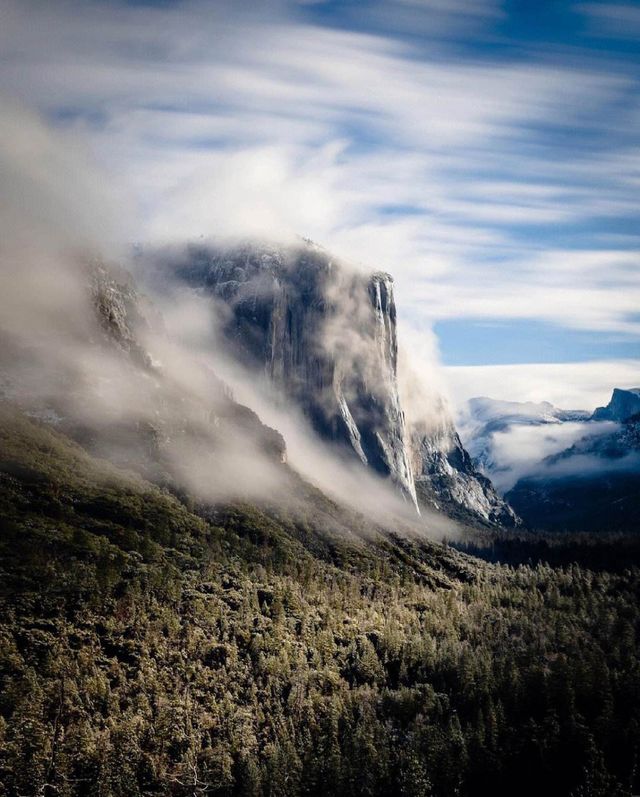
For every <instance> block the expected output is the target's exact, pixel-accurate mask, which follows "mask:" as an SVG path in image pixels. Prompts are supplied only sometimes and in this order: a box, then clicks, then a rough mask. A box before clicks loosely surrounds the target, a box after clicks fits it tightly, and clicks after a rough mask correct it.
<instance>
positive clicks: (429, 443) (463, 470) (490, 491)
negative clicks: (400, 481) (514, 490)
mask: <svg viewBox="0 0 640 797" xmlns="http://www.w3.org/2000/svg"><path fill="white" fill-rule="evenodd" d="M410 440H411V448H412V452H413V467H414V474H415V485H416V491H417V494H418V498H419V500H420V501H421V503H423V504H426V505H431V506H433V507H435V508H436V509H442V510H444V511H445V512H446V514H448V515H449V516H452V517H455V518H456V519H458V520H460V521H461V522H464V523H471V524H472V525H473V524H477V523H481V524H488V525H497V526H504V527H507V528H511V527H514V526H517V525H518V524H519V522H520V520H519V518H518V516H517V515H516V514H515V512H514V511H513V510H512V509H511V507H510V506H509V504H508V503H507V502H506V501H504V500H503V499H502V498H500V496H499V495H498V494H497V493H496V491H495V489H494V487H493V484H492V483H491V481H490V480H489V479H488V478H487V477H486V476H484V475H483V474H482V473H480V472H479V471H478V470H477V469H476V468H475V466H474V464H473V462H472V460H471V457H470V456H469V454H468V453H467V451H466V449H465V448H464V446H463V445H462V442H461V440H460V437H459V435H458V433H457V431H456V429H455V426H454V425H453V423H452V422H451V421H450V420H449V419H448V418H447V417H446V416H445V417H443V418H442V420H441V421H440V423H439V424H438V425H437V426H436V427H435V428H433V427H432V428H430V429H427V428H425V427H424V425H422V424H419V423H418V424H417V425H415V426H414V427H413V429H412V430H411V435H410Z"/></svg>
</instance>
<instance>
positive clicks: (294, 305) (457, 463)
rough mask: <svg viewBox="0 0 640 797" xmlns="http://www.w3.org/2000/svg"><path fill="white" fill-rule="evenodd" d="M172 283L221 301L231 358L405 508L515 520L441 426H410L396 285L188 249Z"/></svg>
mask: <svg viewBox="0 0 640 797" xmlns="http://www.w3.org/2000/svg"><path fill="white" fill-rule="evenodd" d="M179 272H180V273H181V276H182V277H183V278H184V279H186V281H187V282H188V283H189V284H191V285H192V286H194V287H196V288H198V289H202V288H204V289H205V290H206V291H207V292H208V293H209V294H210V295H212V296H213V297H215V298H217V299H219V300H222V302H223V303H224V306H225V310H227V311H230V312H227V314H226V321H225V322H224V325H223V332H224V335H225V337H226V338H227V340H229V341H230V342H231V343H232V345H233V348H234V349H235V351H236V353H239V354H240V355H241V356H242V357H243V358H244V359H245V361H246V362H247V363H248V364H250V365H253V366H254V367H255V366H257V367H258V368H260V369H262V370H263V371H264V373H265V375H266V376H267V377H268V378H269V379H270V380H272V382H273V383H274V384H275V385H276V386H277V387H278V388H279V389H280V390H281V391H282V392H283V393H284V394H285V395H286V396H287V397H288V398H290V399H292V400H293V401H294V402H295V403H296V404H297V405H298V406H300V407H301V409H302V410H303V412H304V413H305V415H306V416H307V417H308V418H309V419H310V421H311V423H312V425H313V427H314V428H315V430H316V432H317V433H318V434H319V435H320V436H321V437H323V438H324V439H327V440H330V441H333V442H335V443H336V444H339V445H341V446H342V447H343V448H344V449H346V450H348V451H350V452H351V453H352V454H353V455H355V456H357V457H358V459H360V461H361V462H362V463H363V464H365V465H367V466H369V467H371V468H372V469H373V470H375V471H376V472H377V473H380V474H382V475H383V476H387V477H389V478H390V479H391V480H392V481H393V482H394V483H395V484H396V485H397V486H398V487H399V489H400V490H401V491H402V493H403V494H404V495H405V496H406V497H407V498H408V500H410V501H411V502H413V503H414V504H416V505H418V504H419V503H422V504H423V505H425V506H430V507H431V506H435V507H437V508H439V509H442V510H444V511H445V512H447V513H448V514H453V515H454V516H456V517H458V518H459V519H461V520H463V521H464V522H478V521H479V522H481V523H489V524H499V525H510V526H512V525H514V524H515V523H516V522H517V518H516V516H515V515H514V513H513V512H512V510H511V509H510V507H509V506H508V505H507V504H506V503H505V502H504V501H503V500H502V499H500V498H499V496H498V495H497V494H496V492H495V490H494V489H493V487H492V485H491V482H490V481H489V480H488V479H487V478H485V477H484V476H482V475H481V474H479V473H478V472H477V471H476V470H475V468H474V467H473V464H472V463H471V460H470V458H469V456H468V454H467V452H466V451H465V450H464V448H463V446H462V443H461V442H460V438H459V437H458V435H457V432H456V430H455V428H454V426H453V424H452V422H451V421H450V420H449V419H448V417H447V418H446V419H445V420H444V421H443V422H442V424H441V426H440V427H438V428H437V429H435V430H433V429H427V428H426V426H425V425H424V424H420V423H418V424H413V425H411V426H410V427H409V425H408V421H407V419H406V418H405V413H404V411H403V407H402V404H401V399H400V392H399V388H398V341H397V327H396V307H395V301H394V296H393V279H392V278H391V277H390V276H389V275H388V274H386V273H381V272H377V273H373V274H370V275H366V274H359V273H354V272H352V271H350V270H348V269H346V268H344V267H343V266H341V265H340V264H339V263H337V262H336V261H334V260H332V258H331V257H330V256H329V255H328V254H327V253H326V252H324V251H323V250H322V249H320V248H318V247H314V246H312V245H309V244H301V245H300V246H297V247H294V248H291V249H279V248H269V247H265V246H263V245H243V246H239V247H235V248H233V249H231V250H224V251H219V250H215V249H211V248H205V247H202V248H199V249H191V250H190V252H189V255H188V257H187V262H186V264H184V265H182V266H181V267H180V268H179Z"/></svg>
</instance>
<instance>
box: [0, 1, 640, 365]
mask: <svg viewBox="0 0 640 797" xmlns="http://www.w3.org/2000/svg"><path fill="white" fill-rule="evenodd" d="M561 5H564V4H561ZM481 6H482V9H481V10H480V6H479V5H478V4H476V3H469V2H463V0H458V2H451V0H429V2H407V1H402V0H397V2H386V3H384V2H368V3H363V4H354V3H345V4H342V5H341V7H340V8H339V9H336V8H335V4H332V3H323V2H319V3H295V2H277V3H267V4H264V3H259V2H251V3H248V4H242V7H239V4H232V3H225V2H214V3H204V2H175V3H158V4H154V3H145V4H128V3H122V2H76V1H75V0H60V2H54V3H46V4H45V3H41V2H37V0H34V1H33V2H16V0H8V2H7V3H5V5H4V9H3V11H2V25H0V48H1V49H2V52H3V72H2V78H1V79H0V91H2V92H3V93H4V94H5V95H6V96H9V97H12V98H15V99H16V100H18V101H21V102H23V103H26V104H28V105H30V106H32V107H34V108H35V109H36V110H38V111H39V112H40V113H42V114H44V115H45V117H46V118H48V119H49V120H50V122H51V123H52V124H54V125H56V126H60V127H64V128H65V129H67V130H71V131H72V132H73V133H74V134H75V135H77V136H82V137H84V138H85V140H87V141H88V144H89V146H90V148H91V150H92V152H93V154H94V156H95V157H96V159H97V160H98V161H99V162H100V163H101V164H102V166H103V168H104V169H105V170H106V171H107V172H108V174H109V175H110V179H111V180H112V181H113V184H114V185H115V186H118V190H120V191H121V192H122V195H123V196H127V197H128V200H129V202H130V204H131V212H130V213H128V217H129V219H130V220H131V221H132V224H131V225H130V227H131V228H132V229H128V230H127V232H126V235H127V236H128V237H129V240H142V241H144V240H153V241H157V240H176V239H183V238H185V237H190V238H199V237H200V236H205V237H206V236H209V235H211V234H227V235H246V234H256V235H269V236H270V237H274V236H279V237H286V236H290V235H292V234H295V233H297V234H302V235H307V236H309V237H311V238H313V239H315V240H318V241H319V242H321V243H323V244H324V245H326V246H328V247H329V248H331V249H333V250H335V251H336V252H337V253H338V254H340V255H343V256H345V257H347V258H349V259H350V260H353V261H356V262H362V263H363V264H365V265H367V266H370V267H373V268H384V269H387V270H389V271H390V272H392V273H393V274H394V276H395V277H396V281H397V294H398V304H399V310H400V313H401V318H402V321H403V323H404V324H405V325H406V326H407V328H408V329H409V330H412V329H413V330H416V329H417V330H420V329H422V328H424V326H425V324H426V323H431V322H434V321H438V320H441V319H458V320H461V321H462V322H464V321H465V319H478V318H480V319H492V318H498V319H503V320H504V319H523V318H525V319H536V320H538V321H541V322H543V323H548V324H556V325H558V326H559V327H560V328H561V329H581V330H593V331H597V332H598V333H602V334H607V335H615V336H618V337H621V338H622V339H623V340H624V341H625V342H626V343H628V342H629V341H638V340H640V323H639V321H638V315H637V311H636V308H637V307H638V305H639V302H640V268H639V265H638V263H639V258H638V233H637V216H638V214H637V199H636V195H637V188H638V183H639V182H640V140H639V138H638V135H637V124H634V120H637V118H638V113H639V112H640V105H639V104H638V100H637V87H638V82H639V72H640V70H639V68H638V66H637V64H636V63H634V61H633V59H631V58H629V57H628V53H627V52H626V50H625V47H624V41H623V40H622V41H621V43H620V46H619V47H618V46H617V45H616V42H617V41H618V39H617V38H616V37H617V36H618V34H616V30H615V29H614V28H615V26H614V28H612V27H611V25H608V26H605V28H606V29H605V28H602V30H600V29H598V27H597V25H598V19H599V18H600V17H601V16H602V6H601V4H595V3H591V4H583V5H580V4H577V5H571V4H566V9H565V12H566V13H565V17H567V18H568V19H569V20H570V22H569V23H567V25H568V27H567V29H566V30H564V31H563V34H564V37H565V38H564V40H563V41H557V40H556V41H554V39H553V37H551V36H549V35H547V34H545V32H544V30H542V28H541V29H540V30H539V31H538V35H537V36H536V35H532V34H531V30H533V31H534V34H535V33H536V30H537V29H536V24H538V23H537V22H536V21H533V22H532V21H531V20H529V21H527V20H526V19H524V20H523V19H519V18H518V13H517V12H516V11H515V10H513V9H510V10H508V9H506V8H505V7H503V6H502V5H501V4H498V3H483V4H481ZM625 8H626V7H625ZM620 9H621V10H620V14H619V15H618V17H620V18H621V15H622V14H623V11H624V8H622V6H621V7H620ZM547 13H550V12H547ZM541 17H544V14H541ZM538 22H539V21H538ZM529 23H530V24H529ZM534 23H535V24H534ZM540 24H542V23H540ZM594 26H595V28H594ZM618 27H619V26H618ZM599 30H600V32H599ZM603 36H606V38H607V41H608V42H609V44H608V46H607V48H602V47H599V46H598V45H599V43H600V42H601V39H602V37H603ZM598 37H600V38H598ZM556 39H557V36H556ZM594 43H595V45H594ZM7 113H8V114H9V115H10V114H11V110H10V109H9V111H8V112H7ZM507 337H508V336H507ZM445 343H446V341H445ZM469 345H470V346H471V347H472V346H473V341H470V344H469ZM495 345H496V346H503V347H505V348H506V350H507V351H509V341H508V340H505V337H504V336H503V337H502V338H501V337H500V336H499V335H496V340H495ZM616 345H617V344H616V340H615V339H614V338H612V343H611V356H612V357H616V356H617V349H616ZM558 346H559V347H560V348H562V346H563V340H562V337H560V338H559V340H558ZM512 356H513V362H518V352H517V351H515V350H514V351H513V355H512ZM566 359H567V360H570V359H571V353H570V352H567V357H566Z"/></svg>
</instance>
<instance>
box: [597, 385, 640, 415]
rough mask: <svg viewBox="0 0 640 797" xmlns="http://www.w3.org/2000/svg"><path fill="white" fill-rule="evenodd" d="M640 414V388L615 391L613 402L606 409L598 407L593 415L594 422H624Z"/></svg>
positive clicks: (617, 389) (615, 389) (616, 389)
mask: <svg viewBox="0 0 640 797" xmlns="http://www.w3.org/2000/svg"><path fill="white" fill-rule="evenodd" d="M639 413H640V387H634V388H631V389H629V390H623V389H621V388H619V387H615V388H614V389H613V394H612V396H611V400H610V401H609V403H608V404H607V406H606V407H598V409H597V410H596V411H595V412H594V413H593V420H594V421H618V422H624V421H626V420H627V419H628V418H631V417H632V416H633V415H638V414H639Z"/></svg>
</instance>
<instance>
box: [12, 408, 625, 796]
mask: <svg viewBox="0 0 640 797" xmlns="http://www.w3.org/2000/svg"><path fill="white" fill-rule="evenodd" d="M0 420H1V423H0V487H1V492H0V500H1V516H2V534H1V536H0V545H1V555H2V573H1V577H0V589H1V592H2V595H1V599H2V605H1V606H0V629H1V630H0V634H1V637H0V639H1V642H0V677H1V679H2V680H1V688H0V794H4V795H71V794H87V795H123V796H124V795H127V797H129V796H130V795H142V794H146V795H149V794H167V795H169V794H171V795H200V794H208V795H295V794H310V795H311V794H317V795H374V794H402V795H415V796H417V795H441V796H442V797H448V796H449V795H456V794H457V795H486V794H492V795H514V794H518V795H540V794H541V793H543V794H545V795H558V797H560V795H562V796H563V797H566V795H574V796H575V797H578V795H580V797H586V796H587V795H593V796H595V795H601V796H602V797H605V796H606V797H611V796H612V795H630V794H631V793H633V791H634V789H635V790H636V792H637V789H638V786H639V784H638V778H637V775H636V760H637V751H638V743H639V742H640V726H639V718H640V664H639V658H638V643H637V636H638V626H639V619H640V613H639V610H638V601H639V597H640V573H639V571H638V570H637V569H636V568H635V567H629V568H627V569H624V570H623V569H621V570H620V571H619V572H617V573H615V574H613V573H609V572H594V571H590V570H587V569H583V567H580V566H578V565H572V566H567V567H562V568H552V567H550V566H548V565H544V564H540V565H538V566H536V567H529V566H520V567H518V568H515V569H514V568H511V567H507V566H503V565H496V564H489V563H485V562H481V561H480V560H477V559H473V558H471V557H466V556H464V555H462V554H460V553H458V552H456V551H453V550H451V549H448V548H446V547H443V546H440V545H437V544H435V543H427V542H423V543H420V542H418V541H413V542H411V541H407V540H402V539H401V538H399V537H394V536H384V535H383V534H378V533H376V532H372V533H371V535H370V536H369V537H366V536H363V533H362V532H363V529H362V528H356V533H355V534H353V535H352V536H351V537H349V536H342V537H341V536H340V535H338V534H337V532H335V531H332V532H327V531H326V530H325V528H324V527H325V521H324V520H323V518H326V517H327V516H328V515H329V514H330V513H331V512H332V511H333V510H332V509H331V506H330V505H329V502H328V501H327V499H323V498H322V497H321V496H319V495H314V493H313V491H312V490H309V491H308V493H307V494H306V495H305V496H304V502H301V503H300V505H299V506H298V507H297V509H289V510H285V509H278V510H276V509H273V508H269V507H262V508H259V507H257V506H243V505H232V506H224V507H222V506H219V507H205V506H197V505H194V504H193V503H191V502H190V501H189V500H188V499H187V498H184V497H183V499H182V500H179V499H178V498H177V497H176V496H173V495H170V494H169V493H167V492H163V491H161V490H159V489H158V488H157V487H154V486H152V485H150V484H149V483H146V482H143V481H141V480H140V479H139V478H137V477H134V476H132V475H131V474H127V473H125V472H124V471H118V470H116V469H115V468H114V467H113V466H111V465H108V464H107V463H104V462H100V461H98V460H95V459H92V458H90V457H89V456H88V455H87V454H86V453H85V452H84V451H83V450H82V449H80V448H79V447H77V446H76V445H75V444H73V443H71V442H70V441H69V440H67V439H66V438H64V437H62V436H61V435H59V434H57V433H56V432H54V431H52V430H51V429H48V428H46V427H44V426H42V425H40V424H39V423H38V422H36V421H32V420H29V419H28V418H26V417H25V416H24V415H21V414H20V413H19V412H17V411H15V410H13V409H11V408H9V407H3V408H2V413H1V419H0ZM304 489H305V488H304V486H303V485H301V486H300V490H301V491H304ZM323 501H324V502H325V504H326V505H323V503H322V502H323ZM303 506H305V507H306V511H305V510H303V509H302V508H301V507H303ZM335 511H336V512H337V511H338V510H337V509H336V510H335ZM342 522H343V523H346V520H345V518H343V520H342ZM353 522H354V523H355V524H356V525H357V521H355V520H353Z"/></svg>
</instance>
